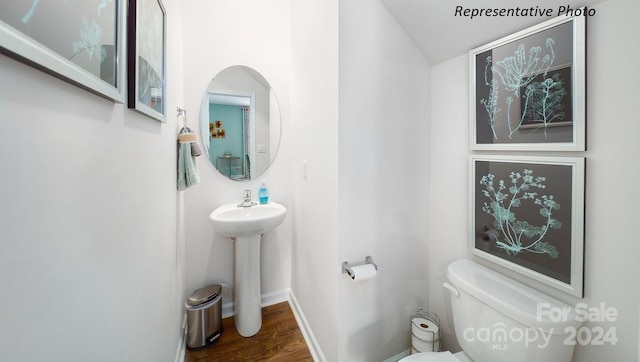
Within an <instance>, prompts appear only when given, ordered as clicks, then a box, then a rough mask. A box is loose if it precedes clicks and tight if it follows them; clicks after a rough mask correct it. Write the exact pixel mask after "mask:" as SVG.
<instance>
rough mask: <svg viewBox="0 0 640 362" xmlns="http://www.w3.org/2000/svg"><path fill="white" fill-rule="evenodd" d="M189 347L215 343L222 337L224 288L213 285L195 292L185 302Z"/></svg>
mask: <svg viewBox="0 0 640 362" xmlns="http://www.w3.org/2000/svg"><path fill="white" fill-rule="evenodd" d="M185 309H186V310H187V347H189V348H200V347H204V346H207V345H209V344H212V343H215V342H217V341H218V339H219V338H220V335H222V286H221V285H220V284H213V285H209V286H206V287H204V288H200V289H198V290H196V291H195V292H193V293H192V294H191V296H189V298H188V299H187V301H186V302H185Z"/></svg>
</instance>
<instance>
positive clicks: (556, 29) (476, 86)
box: [469, 16, 586, 151]
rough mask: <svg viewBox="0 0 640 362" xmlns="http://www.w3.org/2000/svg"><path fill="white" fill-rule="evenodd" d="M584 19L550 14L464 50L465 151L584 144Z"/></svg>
mask: <svg viewBox="0 0 640 362" xmlns="http://www.w3.org/2000/svg"><path fill="white" fill-rule="evenodd" d="M585 19H586V18H585V17H564V16H561V17H557V18H554V19H551V20H548V21H546V22H544V23H542V24H539V25H537V26H534V27H531V28H528V29H525V30H523V31H520V32H518V33H515V34H513V35H510V36H507V37H505V38H502V39H499V40H496V41H494V42H492V43H490V44H487V45H484V46H481V47H479V48H476V49H473V50H471V51H470V52H469V74H470V84H469V122H470V148H471V149H472V150H518V151H584V150H585V113H586V109H585V95H586V83H585V57H586V52H585V49H586V47H585Z"/></svg>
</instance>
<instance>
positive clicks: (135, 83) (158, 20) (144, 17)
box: [127, 0, 166, 122]
mask: <svg viewBox="0 0 640 362" xmlns="http://www.w3.org/2000/svg"><path fill="white" fill-rule="evenodd" d="M128 40H129V41H128V70H129V72H128V85H129V91H128V99H127V103H128V106H129V108H133V109H135V110H136V111H138V112H140V113H142V114H145V115H147V116H149V117H151V118H153V119H155V120H158V121H160V122H166V86H165V83H166V79H165V73H166V70H165V68H166V49H165V47H166V11H165V8H164V6H163V4H162V1H160V0H129V26H128Z"/></svg>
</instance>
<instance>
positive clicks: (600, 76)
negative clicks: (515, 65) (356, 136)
mask: <svg viewBox="0 0 640 362" xmlns="http://www.w3.org/2000/svg"><path fill="white" fill-rule="evenodd" d="M594 8H596V9H597V15H596V16H594V17H591V18H589V19H588V25H587V26H588V41H587V49H588V50H587V51H588V55H587V67H588V69H587V79H588V91H587V92H588V95H587V97H588V99H587V118H588V121H587V122H588V126H587V129H588V131H587V148H588V151H587V152H585V153H584V155H585V156H586V157H587V174H586V180H587V183H586V204H585V205H586V206H585V208H586V215H585V298H584V299H583V300H580V299H577V298H573V297H570V296H568V295H565V294H563V293H559V292H557V291H554V290H551V289H550V288H548V287H546V286H543V285H539V284H535V283H534V282H532V281H529V280H528V279H524V278H522V277H520V276H518V275H514V274H513V273H511V272H509V271H506V270H504V269H499V270H500V271H502V272H504V273H506V274H509V275H512V276H514V278H517V279H519V280H522V281H525V282H526V283H528V284H531V285H533V286H534V287H536V288H539V289H541V290H543V291H545V292H546V293H548V294H550V295H553V296H555V297H557V298H559V299H562V300H565V301H567V302H568V303H569V304H572V305H574V304H575V303H578V302H584V303H587V304H588V305H589V306H594V307H598V306H599V305H600V303H605V304H606V306H608V307H613V308H616V309H617V310H618V313H619V318H618V320H617V321H616V322H615V323H604V324H602V323H600V324H598V323H588V324H586V325H587V327H589V328H593V327H595V326H601V327H604V328H605V329H609V328H610V327H614V328H615V329H616V332H617V337H618V338H619V341H618V343H617V344H616V345H615V346H611V345H605V346H593V345H588V346H578V347H577V348H576V353H575V356H574V360H575V361H579V362H590V361H594V362H595V361H604V360H611V361H614V360H615V361H632V360H637V359H638V346H637V344H638V337H639V335H638V328H639V326H638V318H639V316H638V300H639V299H638V288H637V282H636V281H635V279H634V278H635V276H637V275H638V274H639V273H640V265H639V264H638V263H637V260H636V259H637V257H636V256H637V255H638V253H640V244H638V242H637V240H638V238H637V236H636V234H635V232H634V230H633V225H635V224H636V223H637V220H638V216H640V215H639V212H638V208H637V205H638V203H639V201H640V197H639V196H638V193H636V192H635V191H634V190H635V188H636V184H637V182H636V180H637V178H638V177H639V176H640V173H639V171H638V168H637V167H636V166H637V155H638V154H640V144H639V143H638V142H637V135H638V134H640V125H639V124H638V122H637V115H636V109H635V108H636V107H635V105H636V104H637V101H638V99H640V91H639V90H638V88H637V87H636V85H635V82H633V81H629V80H635V79H640V71H639V70H638V67H637V61H636V59H637V58H638V57H639V56H640V50H639V49H638V47H637V45H636V44H637V39H636V38H637V34H639V33H640V26H639V25H638V22H637V20H636V15H635V14H637V13H638V11H640V3H638V2H637V1H635V0H616V1H608V2H605V3H602V4H600V5H598V6H596V7H594ZM467 73H468V70H467V56H466V55H465V56H461V57H458V58H455V59H452V60H450V61H447V62H444V63H441V64H438V65H436V66H434V67H433V68H432V83H431V94H432V99H431V104H432V105H433V107H432V112H431V119H432V124H431V127H432V128H431V157H432V163H431V167H432V168H431V174H432V175H437V177H434V178H432V183H431V204H430V213H431V216H430V220H431V225H438V227H432V228H431V229H430V233H429V240H430V242H429V260H430V263H429V264H430V265H431V267H430V304H431V305H432V306H435V307H436V309H437V310H438V311H439V313H440V315H441V316H443V317H444V318H443V322H444V331H445V338H444V343H445V347H449V348H453V349H456V348H457V344H456V342H455V338H454V337H453V335H452V333H453V332H452V327H451V325H452V320H451V314H450V311H449V309H448V307H447V305H448V302H449V298H448V295H446V294H447V293H445V292H444V291H443V289H442V287H441V283H442V282H443V281H444V280H445V279H446V266H447V264H448V263H450V262H451V261H453V260H455V259H458V258H471V256H470V255H469V253H468V251H467V237H466V227H467V223H468V220H467V217H466V215H467V212H466V208H467V194H466V187H467V171H466V170H467V156H468V154H469V152H468V151H467V150H468V144H467V140H468V126H467V123H468V120H467V119H468V118H467V109H468V108H467V105H468V96H467V89H468V81H467V79H468V74H467Z"/></svg>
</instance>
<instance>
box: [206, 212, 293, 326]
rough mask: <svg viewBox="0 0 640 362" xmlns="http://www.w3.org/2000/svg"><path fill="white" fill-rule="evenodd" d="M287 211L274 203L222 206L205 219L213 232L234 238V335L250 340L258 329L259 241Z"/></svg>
mask: <svg viewBox="0 0 640 362" xmlns="http://www.w3.org/2000/svg"><path fill="white" fill-rule="evenodd" d="M286 213H287V209H286V208H285V207H284V206H282V205H280V204H278V203H275V202H269V203H267V204H264V205H254V206H251V207H239V206H238V205H236V204H226V205H222V206H220V207H218V208H217V209H215V210H214V211H213V212H212V213H211V214H210V215H209V220H211V223H212V224H213V229H214V230H215V231H216V232H217V233H219V234H222V235H225V236H228V237H234V238H235V243H236V273H235V274H236V275H235V303H234V309H235V310H234V314H235V324H236V329H237V330H238V333H239V334H240V335H241V336H243V337H251V336H253V335H254V334H256V333H258V331H259V330H260V327H261V326H262V313H261V307H260V304H261V303H260V296H261V292H260V238H261V236H262V234H263V233H264V232H266V231H269V230H272V229H275V228H276V227H277V226H278V225H280V224H281V223H282V221H283V220H284V217H285V215H286Z"/></svg>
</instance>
